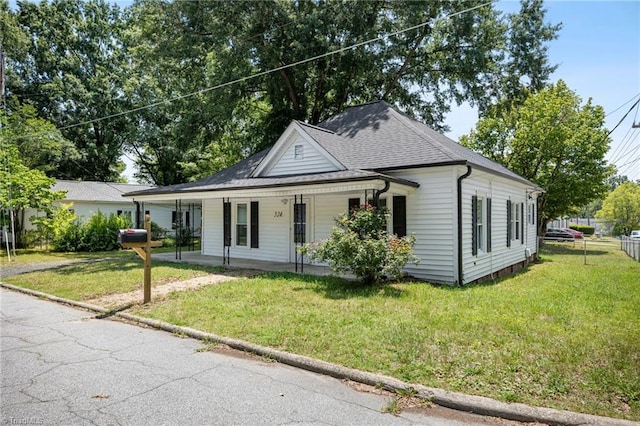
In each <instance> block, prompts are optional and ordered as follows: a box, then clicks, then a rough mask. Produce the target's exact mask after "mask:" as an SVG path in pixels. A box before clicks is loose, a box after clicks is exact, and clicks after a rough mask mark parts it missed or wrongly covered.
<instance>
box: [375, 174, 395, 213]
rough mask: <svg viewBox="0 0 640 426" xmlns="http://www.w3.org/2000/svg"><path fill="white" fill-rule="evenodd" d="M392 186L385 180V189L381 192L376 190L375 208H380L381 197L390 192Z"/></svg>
mask: <svg viewBox="0 0 640 426" xmlns="http://www.w3.org/2000/svg"><path fill="white" fill-rule="evenodd" d="M390 186H391V184H390V183H389V181H388V180H386V179H385V180H384V188H382V189H380V190H374V191H373V206H374V207H375V208H376V209H377V208H379V207H380V195H382V194H384V193H385V192H387V191H388V190H389V187H390Z"/></svg>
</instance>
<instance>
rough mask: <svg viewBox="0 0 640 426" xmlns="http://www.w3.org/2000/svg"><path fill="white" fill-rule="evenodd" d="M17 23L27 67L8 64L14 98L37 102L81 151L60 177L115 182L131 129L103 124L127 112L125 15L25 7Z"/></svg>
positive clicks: (87, 7)
mask: <svg viewBox="0 0 640 426" xmlns="http://www.w3.org/2000/svg"><path fill="white" fill-rule="evenodd" d="M18 6H19V10H18V22H19V24H20V25H21V27H22V28H23V29H24V30H26V31H28V33H29V36H30V44H29V48H28V55H27V57H26V59H25V60H20V59H19V58H9V67H10V68H11V70H12V72H13V73H15V75H16V76H17V77H18V79H17V80H10V81H9V82H8V86H7V87H8V93H9V95H10V96H15V97H17V98H18V99H19V100H20V102H21V103H27V102H29V103H31V104H32V105H34V106H35V107H36V108H37V110H38V114H39V115H40V116H41V117H43V118H45V119H47V120H49V121H51V122H52V123H54V125H55V126H56V127H58V128H60V129H61V130H62V133H63V135H64V136H65V137H66V138H67V139H69V140H70V141H72V142H73V143H74V144H75V146H76V147H77V149H78V151H79V153H80V154H81V157H80V158H79V159H75V158H67V161H66V162H65V163H64V164H61V165H60V167H59V169H58V174H59V175H60V176H64V177H65V178H69V179H80V178H82V179H88V180H102V181H109V180H117V179H118V178H119V176H120V173H121V172H122V171H123V170H124V163H122V162H121V161H120V160H119V158H120V155H121V146H122V144H123V143H124V139H123V136H124V132H123V130H124V128H125V124H126V122H125V121H124V120H122V119H117V118H113V119H109V120H100V121H96V119H100V118H103V117H107V116H110V115H113V114H117V113H118V112H120V111H122V110H123V109H126V108H127V107H128V103H127V102H126V100H125V99H124V98H123V91H122V88H121V83H120V82H121V80H122V78H123V72H124V69H123V64H124V57H123V49H122V45H121V42H120V40H119V37H120V33H121V30H122V21H121V17H120V10H119V8H118V7H117V6H112V5H110V4H109V3H107V2H105V1H104V0H89V1H81V0H53V1H52V2H51V3H48V2H47V1H46V0H45V1H43V2H41V3H39V4H36V3H29V2H24V3H19V4H18Z"/></svg>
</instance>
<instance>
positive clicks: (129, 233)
mask: <svg viewBox="0 0 640 426" xmlns="http://www.w3.org/2000/svg"><path fill="white" fill-rule="evenodd" d="M146 242H147V230H146V229H121V230H120V231H118V243H120V244H122V243H146Z"/></svg>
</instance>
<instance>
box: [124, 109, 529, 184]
mask: <svg viewBox="0 0 640 426" xmlns="http://www.w3.org/2000/svg"><path fill="white" fill-rule="evenodd" d="M298 124H299V125H300V126H302V127H303V128H304V130H305V132H307V134H308V135H309V136H310V137H311V138H313V139H314V140H315V141H316V142H317V143H318V144H319V145H320V146H322V147H323V148H324V149H325V150H326V151H327V152H328V153H329V154H330V155H332V156H333V157H334V158H335V159H336V160H338V162H340V163H341V164H342V165H343V166H344V167H345V168H346V169H347V170H345V171H340V172H331V173H316V174H306V175H293V176H286V177H285V176H283V177H268V178H257V177H251V173H252V172H253V170H255V168H256V167H257V166H258V165H259V164H260V162H261V161H262V160H263V159H264V158H265V157H266V156H267V154H268V153H269V149H266V150H264V151H261V152H259V153H257V154H255V155H253V156H251V157H249V158H247V159H245V160H243V161H240V162H239V163H237V164H235V165H233V166H231V167H229V168H227V169H224V170H222V171H220V172H218V173H216V174H214V175H211V176H208V177H206V178H204V179H201V180H199V181H196V182H190V183H183V184H178V185H172V186H166V187H161V188H154V189H150V190H147V191H132V192H130V193H128V194H127V195H152V194H167V193H172V192H195V191H198V192H199V191H218V190H229V189H249V188H261V187H269V186H286V185H300V184H311V183H322V182H335V181H341V180H357V179H371V178H385V179H389V177H388V176H385V175H383V174H381V173H383V172H385V171H389V170H394V169H403V168H410V167H429V166H437V165H447V164H470V165H472V166H476V167H480V168H482V169H485V170H487V171H490V172H494V173H497V174H500V175H503V176H507V177H509V178H512V179H515V180H518V181H520V182H524V183H526V184H528V185H532V186H535V185H534V184H533V183H531V182H529V181H527V180H526V179H524V178H523V177H521V176H519V175H518V174H516V173H514V172H512V171H511V170H509V169H507V168H506V167H504V166H502V165H501V164H498V163H496V162H494V161H491V160H489V159H488V158H485V157H483V156H482V155H480V154H478V153H476V152H474V151H472V150H470V149H468V148H466V147H464V146H462V145H460V144H458V143H457V142H455V141H453V140H452V139H449V138H448V137H446V136H444V135H442V134H440V133H438V132H436V131H435V130H433V129H431V128H430V127H429V126H427V125H425V124H423V123H420V122H419V121H417V120H415V119H413V118H411V117H409V116H408V115H406V114H403V113H401V112H399V111H397V110H396V109H394V108H393V107H392V106H391V105H389V104H388V103H386V102H384V101H378V102H373V103H369V104H364V105H360V106H356V107H352V108H349V109H348V110H346V111H345V112H343V113H341V114H338V115H336V116H334V117H331V118H329V119H328V120H325V121H323V122H322V123H320V124H318V125H317V126H312V125H309V124H306V123H302V122H298ZM396 181H398V182H400V181H401V183H403V184H408V185H412V186H413V185H415V184H414V183H413V182H409V181H402V180H397V179H396Z"/></svg>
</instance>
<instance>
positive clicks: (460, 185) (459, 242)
mask: <svg viewBox="0 0 640 426" xmlns="http://www.w3.org/2000/svg"><path fill="white" fill-rule="evenodd" d="M470 175H471V166H470V165H469V164H467V172H466V173H465V174H463V175H462V176H460V177H459V178H458V182H457V196H458V280H457V283H458V286H460V287H462V181H463V180H465V179H466V178H468V177H469V176H470Z"/></svg>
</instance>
